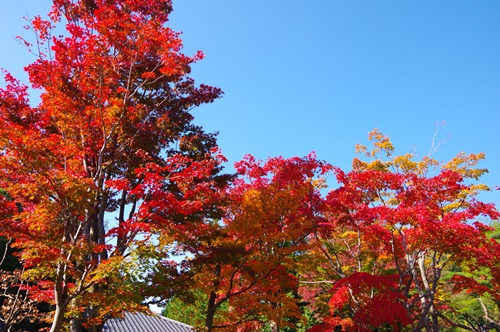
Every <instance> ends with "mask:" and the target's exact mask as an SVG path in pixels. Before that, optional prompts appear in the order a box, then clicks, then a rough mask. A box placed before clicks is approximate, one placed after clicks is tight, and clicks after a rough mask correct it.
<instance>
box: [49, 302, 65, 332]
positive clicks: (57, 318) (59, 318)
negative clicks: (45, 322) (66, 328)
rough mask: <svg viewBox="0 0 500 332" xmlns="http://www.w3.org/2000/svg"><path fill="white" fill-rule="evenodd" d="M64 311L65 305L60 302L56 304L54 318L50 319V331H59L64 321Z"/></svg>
mask: <svg viewBox="0 0 500 332" xmlns="http://www.w3.org/2000/svg"><path fill="white" fill-rule="evenodd" d="M65 312H66V307H65V306H63V305H61V304H59V303H58V304H56V312H55V313H54V320H53V321H52V326H51V327H50V332H59V331H60V330H61V328H62V325H63V323H64V313H65Z"/></svg>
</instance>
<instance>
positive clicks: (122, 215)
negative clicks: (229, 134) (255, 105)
mask: <svg viewBox="0 0 500 332" xmlns="http://www.w3.org/2000/svg"><path fill="white" fill-rule="evenodd" d="M171 10H172V4H171V2H170V1H169V0H53V6H52V9H51V11H50V13H49V15H48V18H42V17H40V16H37V17H35V18H33V19H32V20H30V24H29V26H28V28H29V29H30V30H31V31H33V32H34V35H35V41H34V42H30V41H28V40H24V39H22V40H23V41H24V43H25V45H26V46H27V47H28V48H29V50H30V51H31V52H33V53H34V54H36V56H37V59H36V61H34V62H33V63H32V64H30V65H28V66H27V67H26V68H25V69H26V71H27V73H28V74H29V79H30V87H28V86H26V85H24V84H22V83H21V82H20V81H18V80H16V79H15V78H14V77H13V76H12V75H10V74H9V73H7V72H5V82H6V86H5V87H4V88H1V89H0V190H1V193H2V194H1V195H0V235H1V236H3V237H5V239H7V241H8V243H10V247H11V248H13V249H15V254H16V257H17V258H16V259H18V260H19V263H20V266H19V267H18V268H17V269H16V270H15V271H9V273H7V272H5V273H4V272H2V274H1V275H0V276H1V277H2V278H1V285H0V286H1V288H2V289H3V290H5V291H4V293H3V299H4V301H3V302H2V305H3V311H2V319H3V321H4V322H5V324H6V325H9V324H10V325H13V324H16V322H17V320H16V319H14V318H13V317H14V316H13V313H16V315H18V318H19V319H21V318H22V319H24V318H25V317H28V316H30V317H34V316H37V315H39V316H41V315H42V313H40V312H39V311H37V310H35V309H36V308H35V307H36V305H37V304H38V303H41V302H46V303H48V305H49V306H50V308H51V311H52V318H51V319H50V323H51V328H50V331H52V332H55V331H61V330H68V329H71V330H75V331H76V330H81V329H82V327H83V328H91V327H95V328H98V327H102V324H103V323H104V321H105V320H106V319H107V318H109V317H115V316H120V315H121V314H122V313H123V312H124V311H146V310H147V309H146V308H145V306H144V303H146V302H149V303H157V304H166V303H168V301H172V299H176V300H179V301H181V302H183V303H186V304H189V303H203V305H204V308H203V309H202V314H201V315H197V316H199V317H203V321H200V322H196V323H195V324H197V325H198V326H200V328H204V329H206V330H208V331H212V330H214V329H221V330H225V331H256V330H259V329H272V330H273V331H279V330H283V329H298V328H299V327H300V328H301V329H302V331H305V330H306V329H309V331H332V330H339V329H340V330H346V331H371V330H374V329H384V328H387V329H392V330H403V329H411V330H414V331H420V330H422V329H427V330H429V331H437V330H438V329H439V328H442V327H449V326H461V327H464V326H466V327H468V328H470V329H473V328H476V327H474V326H472V325H473V324H472V323H470V322H464V320H463V319H462V320H460V319H461V318H460V317H464V316H463V315H462V316H460V315H461V313H460V312H459V310H458V309H455V307H454V306H453V304H454V303H453V300H454V297H453V296H454V295H456V294H461V296H469V297H472V296H474V298H473V299H474V300H475V301H477V303H479V304H481V308H482V310H483V314H482V316H481V319H482V321H487V324H489V325H488V326H493V327H495V328H497V327H498V326H500V322H497V321H495V319H496V318H495V317H496V316H495V317H493V316H492V315H493V314H494V310H493V311H492V309H491V308H492V303H493V304H496V305H497V306H498V304H499V303H500V296H499V294H500V265H499V263H498V259H497V258H498V257H499V255H500V245H499V243H498V241H497V240H496V239H495V238H494V237H492V236H490V234H491V231H492V230H493V229H492V228H491V227H490V226H488V225H486V224H485V223H482V222H480V221H479V220H478V219H479V218H481V217H486V218H489V219H497V218H498V217H499V214H498V212H497V211H496V209H495V207H494V206H493V205H491V204H487V203H483V202H481V201H479V200H478V199H477V196H476V195H477V193H478V192H479V191H481V190H487V189H488V188H487V187H486V186H485V185H480V184H475V182H474V181H476V180H478V179H479V178H480V176H481V175H482V174H483V173H484V172H486V170H484V169H480V168H477V167H476V166H477V163H478V162H479V161H480V160H481V159H483V158H484V155H483V154H477V155H474V154H472V155H466V154H459V155H458V156H457V157H456V158H454V159H452V160H451V161H450V162H448V163H446V164H440V163H438V162H437V161H435V160H433V159H432V158H430V157H425V158H423V159H422V160H415V158H414V156H412V155H409V154H406V155H403V156H395V155H394V151H395V149H394V146H393V144H392V142H391V141H390V139H389V138H388V137H387V136H385V135H384V134H382V133H381V132H379V131H378V130H374V131H373V132H372V133H370V135H369V139H370V140H372V142H373V149H372V150H371V151H368V149H367V148H366V147H364V146H357V150H358V151H359V152H360V153H364V157H360V158H355V159H354V160H353V169H352V170H351V171H349V172H345V171H343V170H341V169H340V168H338V167H335V166H333V165H330V164H329V163H327V162H325V161H321V160H318V159H317V158H316V156H315V155H314V154H310V155H308V156H305V157H303V158H299V157H293V158H288V159H287V158H282V157H274V158H269V159H268V160H267V161H259V160H256V159H255V158H254V157H252V156H250V155H248V156H246V157H245V158H244V159H243V160H241V161H239V162H237V163H236V164H235V169H236V174H234V175H228V174H224V173H223V164H224V162H226V159H225V158H224V156H223V155H222V154H221V153H220V151H219V149H218V146H217V142H216V134H213V133H207V132H205V131H204V130H203V128H202V127H200V126H198V125H195V124H194V122H193V120H194V117H193V115H192V114H191V110H192V109H193V108H194V107H197V106H200V105H202V104H206V103H211V102H213V101H214V100H215V99H217V98H219V97H220V96H221V95H222V91H221V90H220V89H218V88H215V87H211V86H208V85H204V84H200V85H197V84H196V83H195V81H194V80H193V79H192V78H190V77H189V76H188V75H189V74H190V71H191V65H192V64H193V63H195V62H196V61H198V60H201V59H202V58H203V54H202V53H201V52H197V53H196V54H194V55H192V56H187V55H185V54H183V53H182V41H181V39H180V35H179V33H177V32H175V31H173V30H172V29H170V28H169V27H168V26H167V23H168V17H169V14H170V12H171ZM61 25H63V26H64V27H65V31H66V32H65V33H64V34H63V35H60V36H54V35H53V31H54V29H55V28H56V27H57V26H61ZM30 89H31V90H30ZM33 89H36V90H38V91H40V103H39V104H38V105H36V106H34V105H32V104H31V103H30V101H29V94H30V93H32V90H33ZM363 158H367V159H368V161H364V160H362V159H363ZM332 181H333V182H335V184H334V185H333V186H332V189H331V190H330V191H327V188H328V184H329V183H330V182H332ZM12 290H15V292H14V293H12ZM488 301H489V302H488ZM34 306H35V307H34ZM308 313H309V315H308ZM490 313H491V314H490ZM306 316H309V318H310V320H309V321H308V320H307V318H306ZM492 317H493V318H492ZM467 324H468V325H467ZM481 324H482V323H481ZM495 324H496V325H495ZM476 325H477V324H476Z"/></svg>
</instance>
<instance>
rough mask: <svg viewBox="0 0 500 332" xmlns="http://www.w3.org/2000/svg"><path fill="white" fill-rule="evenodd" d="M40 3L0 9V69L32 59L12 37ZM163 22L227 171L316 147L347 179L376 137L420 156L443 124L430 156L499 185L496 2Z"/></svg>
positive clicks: (220, 9) (212, 12)
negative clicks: (196, 59)
mask: <svg viewBox="0 0 500 332" xmlns="http://www.w3.org/2000/svg"><path fill="white" fill-rule="evenodd" d="M50 3H51V2H50V1H49V0H36V1H33V0H17V1H9V2H7V3H5V4H2V5H1V10H0V31H1V35H0V46H1V50H2V51H1V52H0V67H4V68H7V69H8V70H10V71H11V72H13V73H14V74H15V75H16V76H21V77H22V73H21V72H20V71H19V68H21V66H23V65H26V64H28V63H29V62H30V61H31V60H32V57H30V56H29V55H28V54H27V53H26V52H25V50H24V49H23V47H22V46H18V44H17V42H16V41H15V40H14V38H13V36H15V35H18V34H26V33H28V32H25V31H24V30H23V29H22V26H23V24H24V22H23V21H22V16H23V15H25V14H26V13H28V14H29V15H31V16H33V15H35V14H37V13H45V12H46V11H47V9H48V8H49V6H50ZM171 26H172V27H173V28H174V29H176V30H179V31H183V40H184V44H185V52H186V53H188V54H192V53H194V52H195V51H196V50H203V51H204V52H205V54H206V59H204V60H203V61H201V62H200V63H198V64H196V65H195V66H194V67H193V73H192V76H193V77H194V78H195V79H197V81H198V82H199V83H205V84H210V85H215V86H218V87H221V88H222V89H223V90H224V92H225V95H224V97H223V98H222V99H220V100H218V101H216V102H215V103H214V104H211V105H208V106H204V107H202V108H201V109H199V110H197V111H195V115H196V117H197V122H198V123H199V124H201V125H203V126H204V127H205V128H207V129H208V130H210V131H219V132H220V136H219V143H220V146H221V148H222V150H223V153H224V154H225V155H226V156H227V157H228V159H229V161H230V163H232V162H234V161H237V160H239V159H241V158H242V156H243V155H245V154H247V153H250V154H253V155H255V156H256V157H258V158H260V159H265V158H267V157H268V156H277V155H283V156H285V157H290V156H295V155H299V156H303V155H305V154H307V153H309V152H310V151H316V152H317V155H318V157H319V158H320V159H325V160H327V161H328V162H330V163H332V164H334V165H338V166H340V167H342V168H343V169H344V170H349V169H350V164H351V160H352V158H353V157H355V151H354V145H355V144H356V143H364V144H366V143H367V133H368V132H369V131H371V130H372V129H374V128H379V129H380V130H381V131H382V132H384V133H385V134H387V135H388V136H390V137H391V138H392V140H393V142H394V143H395V145H396V153H398V154H404V153H407V152H413V151H414V150H416V152H417V153H418V155H419V156H421V157H423V156H425V155H427V154H428V152H429V149H430V148H431V144H432V138H433V135H434V131H435V128H436V123H440V122H443V121H445V122H446V125H445V126H444V127H443V126H441V127H440V129H439V132H438V136H437V141H442V140H445V141H444V142H443V143H442V144H441V146H440V147H439V149H438V150H437V152H436V153H435V154H434V155H433V157H434V158H436V159H438V160H441V161H446V160H449V159H450V158H451V157H452V156H454V155H456V154H457V153H459V152H461V151H464V152H467V153H478V152H485V153H486V157H487V159H486V161H484V162H483V163H482V165H481V166H482V167H485V168H488V169H489V170H490V173H489V174H488V175H487V176H484V177H483V181H482V182H485V183H486V184H488V185H490V186H498V185H500V147H499V144H500V128H499V125H500V38H499V36H500V2H499V1H497V0H482V1H472V0H459V1H457V0H440V1H430V0H422V1H416V0H407V1H406V0H405V1H398V0H392V1H385V0H377V1H369V0H359V1H350V0H314V1H304V0H301V1H299V0H287V1H284V0H252V1H234V0H214V1H207V0H174V13H173V14H172V16H171ZM229 168H230V167H229ZM499 197H500V192H499V191H495V192H493V193H490V194H487V195H482V196H481V198H482V199H483V200H485V201H491V202H495V203H497V204H500V198H499Z"/></svg>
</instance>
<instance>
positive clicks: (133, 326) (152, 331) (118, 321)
mask: <svg viewBox="0 0 500 332" xmlns="http://www.w3.org/2000/svg"><path fill="white" fill-rule="evenodd" d="M102 331H103V332H193V330H192V328H191V326H189V325H187V324H184V323H181V322H178V321H176V320H173V319H170V318H166V317H163V316H160V315H156V314H153V315H146V314H143V313H141V312H134V313H131V312H126V313H125V314H124V316H123V318H111V319H108V320H107V321H106V323H105V324H104V328H103V330H102Z"/></svg>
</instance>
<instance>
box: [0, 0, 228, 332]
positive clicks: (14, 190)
mask: <svg viewBox="0 0 500 332" xmlns="http://www.w3.org/2000/svg"><path fill="white" fill-rule="evenodd" d="M171 10H172V6H171V3H170V1H168V0H90V1H89V0H85V1H84V0H78V1H76V0H54V1H53V7H52V10H51V12H50V14H49V18H48V19H43V18H41V17H38V16H37V17H35V18H34V19H32V20H31V22H30V29H31V30H32V31H34V33H35V36H36V45H35V46H33V45H31V44H30V43H29V42H28V41H26V45H27V46H28V47H29V48H30V50H31V51H32V52H35V53H37V56H38V57H37V60H36V61H35V62H34V63H32V64H30V65H29V66H27V67H26V71H27V72H28V74H29V79H30V82H31V87H32V88H35V89H38V90H40V91H41V95H40V98H41V102H40V104H39V105H38V106H32V105H31V104H30V102H29V99H28V97H29V96H28V93H29V90H28V87H27V86H24V85H22V84H21V83H20V82H19V81H17V80H16V79H15V78H13V77H12V76H11V75H10V74H8V73H7V74H6V75H5V80H6V83H7V85H6V87H5V88H3V89H0V151H1V152H0V188H3V189H5V190H6V192H7V193H8V194H9V195H10V197H12V199H13V202H15V204H18V205H19V206H20V207H21V209H19V210H16V209H14V210H13V209H12V204H13V203H7V202H3V201H2V210H1V212H0V223H1V229H2V233H3V234H4V235H7V236H9V237H13V238H15V239H16V242H15V245H16V247H17V248H19V249H20V250H21V252H22V254H21V259H22V262H23V264H24V266H25V268H26V269H27V272H26V274H27V276H29V278H30V279H31V280H32V281H33V282H35V285H34V286H33V287H32V289H31V290H32V293H33V296H34V297H35V298H36V299H37V300H44V301H49V302H51V303H52V304H54V306H55V313H54V318H53V323H52V328H51V331H59V330H60V329H61V328H62V326H63V324H67V323H68V324H71V325H72V326H73V328H74V329H78V326H80V325H81V324H82V323H83V324H86V325H87V326H92V325H94V326H99V324H100V323H101V322H102V318H103V317H105V316H109V315H115V314H118V313H119V312H120V311H122V310H123V309H127V310H142V309H141V307H140V305H139V304H140V301H141V298H140V297H138V292H139V290H138V289H136V288H137V287H138V286H134V284H133V283H132V282H131V280H133V279H130V278H127V276H130V275H132V274H134V271H133V269H134V267H133V263H132V262H131V260H130V259H127V256H128V255H129V254H130V252H131V250H132V251H133V250H139V248H140V247H141V246H144V245H145V243H147V241H148V240H151V241H153V240H154V238H155V237H151V235H154V234H160V233H161V234H162V236H164V237H165V238H167V237H168V236H170V238H171V239H175V240H176V241H177V244H178V245H179V246H182V245H183V244H185V243H186V242H189V241H191V243H192V242H193V240H192V233H193V232H194V231H196V230H198V229H203V223H204V218H206V217H207V216H210V215H211V214H216V213H217V207H216V206H215V203H216V202H217V201H218V199H219V198H220V197H221V194H220V193H219V192H220V190H221V188H223V186H224V185H225V182H226V181H227V179H228V178H226V177H224V176H219V175H218V173H219V171H220V169H221V168H220V163H221V162H222V161H223V157H222V156H220V154H219V153H218V152H217V146H216V141H215V136H214V135H213V134H209V133H205V132H204V131H203V129H202V128H201V127H199V126H196V125H194V124H193V122H192V121H193V116H192V115H191V113H190V111H191V109H192V108H193V107H196V106H199V105H201V104H204V103H210V102H212V101H213V100H214V99H216V98H218V97H219V96H220V95H221V93H222V92H221V90H220V89H218V88H214V87H210V86H207V85H199V86H197V85H195V83H194V81H193V80H192V79H191V78H189V77H188V76H187V75H188V74H189V72H190V65H191V64H192V63H194V62H196V61H198V60H200V59H201V58H202V57H203V54H202V53H201V52H199V53H197V54H195V55H194V56H186V55H184V54H182V53H181V48H182V42H181V39H180V38H179V34H178V33H176V32H174V31H172V30H171V29H170V28H168V27H166V23H167V21H168V15H169V13H170V12H171ZM56 25H62V26H64V27H65V29H66V33H65V34H64V35H62V36H53V35H52V31H53V28H54V27H55V26H56ZM167 234H168V236H167ZM139 235H141V237H138V236H139ZM184 240H185V242H183V241H184ZM172 241H173V240H172ZM186 245H187V244H186Z"/></svg>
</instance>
